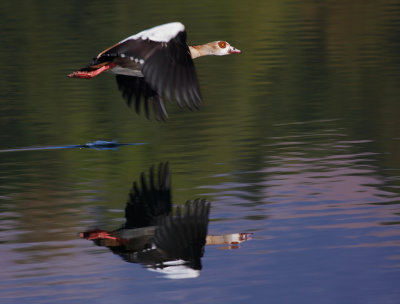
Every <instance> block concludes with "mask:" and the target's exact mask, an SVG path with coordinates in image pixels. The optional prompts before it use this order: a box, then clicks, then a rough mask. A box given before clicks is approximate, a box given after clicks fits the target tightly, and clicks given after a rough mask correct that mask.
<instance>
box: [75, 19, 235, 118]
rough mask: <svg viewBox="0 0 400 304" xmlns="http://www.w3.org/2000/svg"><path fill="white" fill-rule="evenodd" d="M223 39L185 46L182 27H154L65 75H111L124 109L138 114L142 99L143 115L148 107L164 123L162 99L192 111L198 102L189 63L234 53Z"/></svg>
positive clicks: (197, 92) (101, 53)
mask: <svg viewBox="0 0 400 304" xmlns="http://www.w3.org/2000/svg"><path fill="white" fill-rule="evenodd" d="M240 53H241V51H240V50H238V49H236V48H234V47H233V46H231V45H230V44H229V43H228V42H226V41H213V42H209V43H206V44H202V45H196V46H188V45H187V43H186V30H185V27H184V25H183V24H182V23H180V22H172V23H167V24H163V25H159V26H156V27H153V28H150V29H147V30H144V31H142V32H140V33H137V34H135V35H132V36H130V37H128V38H126V39H124V40H122V41H120V42H118V43H116V44H114V45H113V46H111V47H109V48H107V49H105V50H104V51H102V52H100V53H99V54H98V55H97V57H95V58H93V60H92V61H91V62H90V63H89V64H88V65H87V66H85V67H83V68H81V69H79V70H77V71H75V72H73V73H70V74H69V75H68V76H69V77H74V78H85V79H89V78H93V77H95V76H97V75H99V74H101V73H103V72H105V71H109V72H112V73H114V74H116V78H117V83H118V88H119V90H120V91H121V92H122V96H123V97H124V98H125V99H126V100H127V103H128V105H129V106H131V104H132V102H133V103H134V105H135V110H136V112H137V113H138V114H139V112H140V103H141V100H143V101H144V109H145V113H146V117H147V118H149V108H150V107H152V108H153V112H154V116H155V118H156V119H157V120H159V119H162V120H165V119H166V118H167V116H168V115H167V111H166V108H165V104H164V99H165V98H166V99H167V100H169V101H172V100H173V99H175V100H176V102H177V104H178V106H179V107H180V108H183V107H184V106H183V104H184V103H185V104H186V106H187V107H188V108H189V109H190V110H192V109H193V108H196V109H197V108H198V107H199V104H200V103H201V102H202V98H201V94H200V89H199V83H198V81H197V76H196V70H195V67H194V64H193V59H194V58H197V57H201V56H207V55H217V56H222V55H229V54H240Z"/></svg>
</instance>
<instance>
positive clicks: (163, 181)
mask: <svg viewBox="0 0 400 304" xmlns="http://www.w3.org/2000/svg"><path fill="white" fill-rule="evenodd" d="M140 179H141V187H139V185H138V183H137V182H134V183H133V186H132V189H131V191H130V193H129V199H128V202H127V204H126V207H125V218H126V223H125V227H124V228H126V229H132V228H140V227H147V226H153V225H157V224H158V223H159V222H160V220H161V219H162V218H164V217H166V216H168V215H169V214H170V213H171V209H172V203H171V178H170V169H169V165H168V163H160V164H159V166H158V170H157V172H155V171H154V166H152V167H151V168H150V171H149V182H147V180H146V176H145V174H144V173H142V174H141V177H140Z"/></svg>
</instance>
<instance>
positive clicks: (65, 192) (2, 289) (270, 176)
mask: <svg viewBox="0 0 400 304" xmlns="http://www.w3.org/2000/svg"><path fill="white" fill-rule="evenodd" d="M0 17H1V18H0V20H1V21H0V24H1V26H0V33H1V35H0V42H1V47H0V53H1V58H2V59H3V60H2V71H1V73H0V115H1V116H0V117H1V118H0V130H1V131H0V150H5V149H14V148H19V147H24V148H27V147H28V148H29V147H38V146H40V147H48V146H65V145H80V144H85V143H87V142H94V141H96V140H106V141H112V140H118V142H121V143H145V144H143V145H133V146H122V147H119V148H118V149H114V150H113V149H111V150H95V149H46V150H41V149H36V150H35V149H27V150H26V151H9V152H3V153H0V172H1V174H0V229H1V230H0V241H1V246H0V252H1V259H0V265H1V268H2V271H1V274H0V301H1V303H121V302H125V301H127V302H129V303H143V302H145V301H146V302H149V301H150V303H399V299H400V289H399V286H400V229H399V228H400V218H399V215H400V205H399V203H400V199H399V194H400V156H399V155H400V123H399V122H400V120H399V117H400V102H399V100H400V86H399V83H400V73H399V71H400V55H399V54H400V21H399V20H400V19H399V18H400V2H399V1H380V2H379V3H378V2H374V1H326V2H324V3H320V2H319V1H264V2H259V1H250V2H249V1H247V2H246V3H244V2H243V1H220V2H218V3H215V2H214V1H204V2H194V3H188V1H169V2H168V4H166V3H164V2H162V1H144V2H143V1H142V2H140V3H139V2H137V1H129V3H128V2H126V3H125V2H120V1H117V2H113V3H111V2H107V1H90V2H86V1H85V2H82V1H57V3H54V4H53V3H50V2H47V1H30V2H23V3H20V2H19V1H8V2H7V1H3V2H2V3H1V4H0ZM175 20H179V21H181V22H183V23H184V24H185V25H186V28H187V30H188V40H189V43H193V44H199V43H204V42H208V41H212V40H218V39H224V40H227V41H229V42H231V43H232V44H233V45H234V46H235V47H237V48H239V49H241V50H242V51H243V54H242V55H240V56H225V57H207V58H200V59H196V68H197V73H198V77H199V80H200V86H201V90H202V94H203V97H204V104H203V105H202V106H201V110H200V111H196V112H189V111H181V110H179V109H177V107H176V106H174V105H168V111H169V120H168V121H167V122H166V123H160V122H155V121H154V120H150V121H149V120H147V119H146V118H145V117H143V116H138V115H136V114H135V113H134V111H132V110H130V109H128V108H127V107H126V105H125V103H124V101H123V99H122V97H121V96H120V93H119V92H118V90H117V88H116V83H115V79H114V77H112V76H111V75H101V76H99V77H96V78H95V79H92V80H80V79H78V80H77V79H69V78H67V77H66V75H67V74H68V73H70V72H72V71H73V70H75V69H76V68H79V67H81V66H82V65H84V64H86V63H87V61H88V60H89V59H90V58H91V57H92V56H94V55H96V54H97V53H98V52H99V51H101V50H103V49H104V48H106V47H108V46H109V45H110V44H113V43H115V42H117V41H119V40H121V39H123V38H125V37H126V36H129V35H131V34H133V33H136V32H138V31H140V30H142V29H145V28H148V27H151V26H153V25H157V24H161V23H165V22H170V21H175ZM166 161H168V162H169V164H170V167H171V171H172V173H171V174H172V197H173V201H174V203H175V204H177V205H179V204H183V203H184V202H185V201H186V200H188V199H195V198H206V199H208V200H209V201H210V202H211V204H212V207H211V213H210V223H209V226H208V232H209V234H213V235H223V234H232V233H244V232H246V233H253V234H252V239H251V240H248V241H246V242H243V243H241V244H240V245H238V246H236V247H238V248H236V249H231V250H229V249H227V246H219V245H214V246H213V245H210V246H206V247H205V253H204V257H203V258H202V266H203V268H202V270H201V272H200V275H199V276H198V277H197V278H192V279H181V280H170V279H168V278H166V277H165V276H163V275H162V274H160V273H157V272H154V271H149V269H146V268H145V267H143V266H141V265H139V264H132V263H127V262H125V261H123V260H122V259H121V258H120V257H119V256H117V255H115V254H113V253H112V252H111V251H110V250H108V249H107V248H105V247H100V246H96V245H95V244H94V243H93V242H91V241H88V240H85V239H81V238H80V237H79V232H82V231H85V230H88V229H92V228H94V227H102V228H103V229H109V230H112V229H116V228H118V227H119V226H121V224H122V223H123V221H124V207H125V202H126V200H127V196H128V191H129V188H130V187H131V183H132V181H134V180H137V179H138V178H139V176H140V173H141V172H143V171H148V168H149V167H150V166H152V165H155V164H158V163H160V162H166ZM223 248H225V250H224V249H223Z"/></svg>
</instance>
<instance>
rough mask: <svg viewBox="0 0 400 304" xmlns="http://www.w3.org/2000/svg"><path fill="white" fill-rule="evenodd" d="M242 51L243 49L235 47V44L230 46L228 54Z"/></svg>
mask: <svg viewBox="0 0 400 304" xmlns="http://www.w3.org/2000/svg"><path fill="white" fill-rule="evenodd" d="M241 53H242V51H241V50H238V49H236V48H234V47H233V46H230V47H229V51H228V54H241Z"/></svg>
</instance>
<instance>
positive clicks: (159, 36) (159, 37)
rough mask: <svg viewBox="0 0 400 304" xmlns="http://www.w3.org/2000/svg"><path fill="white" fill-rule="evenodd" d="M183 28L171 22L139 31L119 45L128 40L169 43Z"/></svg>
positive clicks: (180, 24) (179, 24) (178, 23)
mask: <svg viewBox="0 0 400 304" xmlns="http://www.w3.org/2000/svg"><path fill="white" fill-rule="evenodd" d="M184 30H185V26H184V25H183V24H182V23H180V22H171V23H166V24H162V25H158V26H155V27H152V28H150V29H147V30H144V31H141V32H140V33H137V34H135V35H132V36H129V37H128V38H125V39H124V40H122V41H120V43H122V42H125V41H126V40H129V39H139V38H141V39H143V40H147V39H149V40H153V41H157V42H169V41H170V40H171V39H172V38H174V37H176V35H178V33H179V32H183V31H184Z"/></svg>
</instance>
